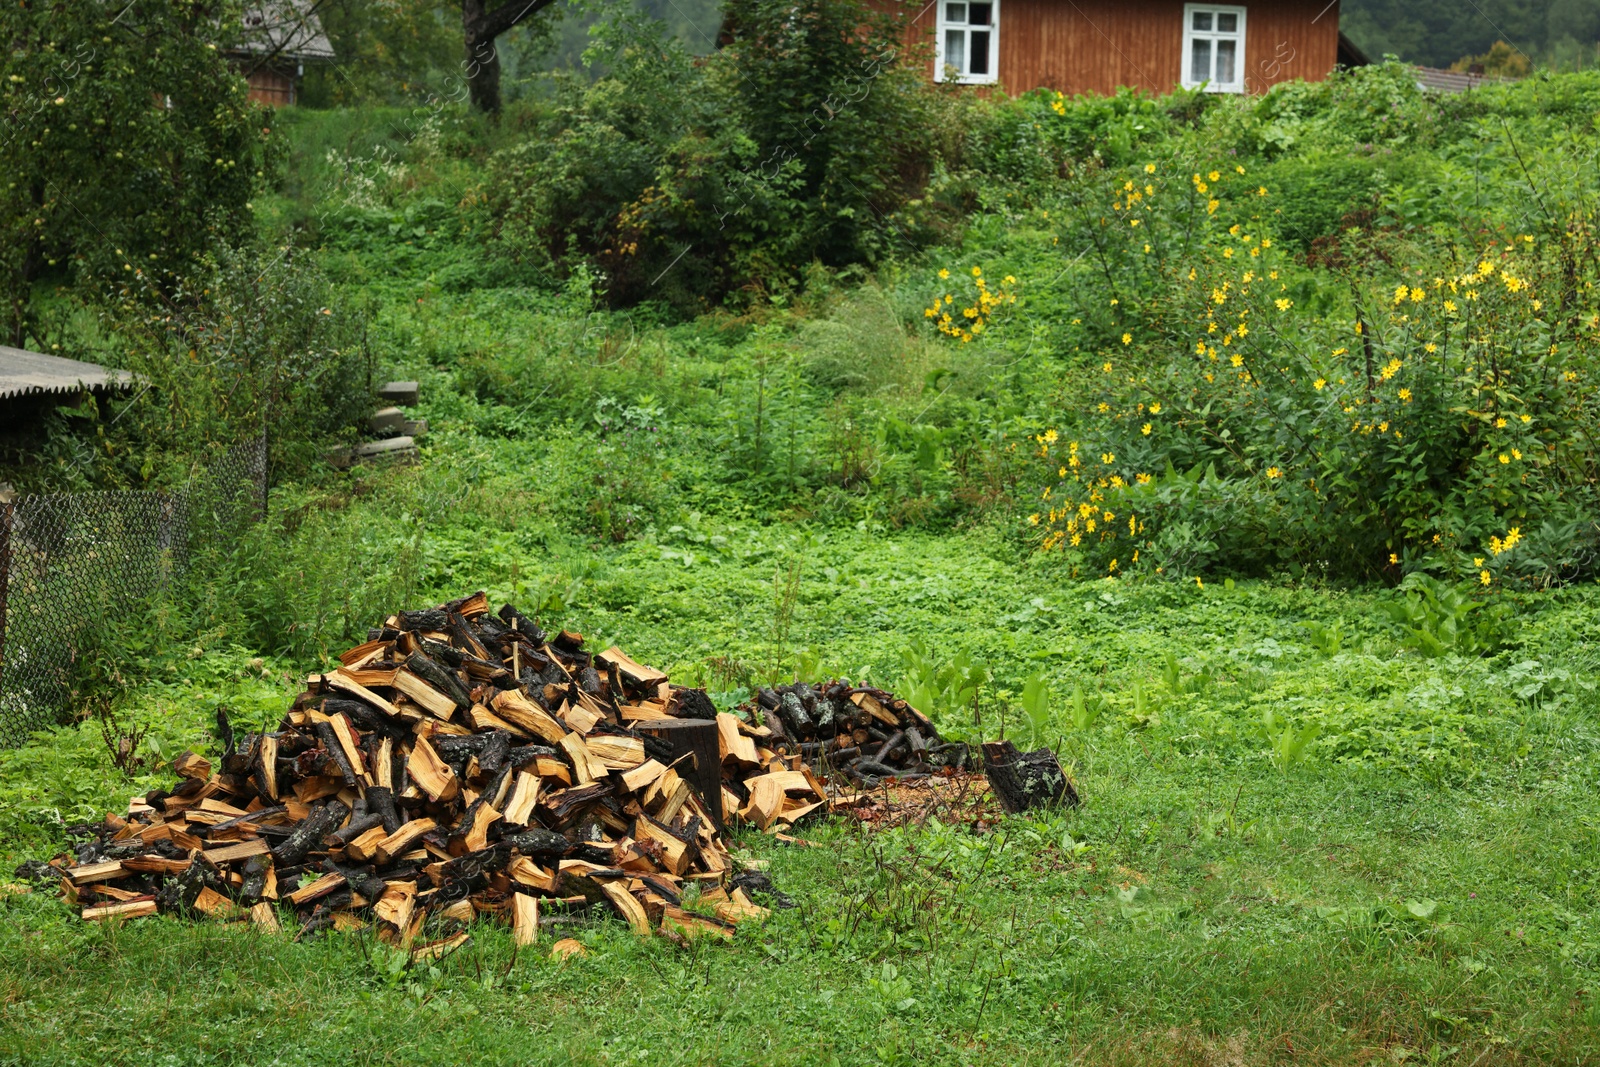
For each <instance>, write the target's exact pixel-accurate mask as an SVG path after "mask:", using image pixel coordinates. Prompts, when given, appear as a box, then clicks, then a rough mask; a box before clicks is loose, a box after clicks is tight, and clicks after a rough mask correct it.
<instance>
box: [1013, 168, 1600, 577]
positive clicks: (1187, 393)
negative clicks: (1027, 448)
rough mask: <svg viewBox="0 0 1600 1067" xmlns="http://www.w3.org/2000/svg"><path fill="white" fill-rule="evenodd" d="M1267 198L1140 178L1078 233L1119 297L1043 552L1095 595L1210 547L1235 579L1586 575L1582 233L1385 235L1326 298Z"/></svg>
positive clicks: (1588, 414) (1599, 325)
mask: <svg viewBox="0 0 1600 1067" xmlns="http://www.w3.org/2000/svg"><path fill="white" fill-rule="evenodd" d="M1230 189H1231V190H1233V191H1232V192H1231V193H1230V191H1229V190H1230ZM1267 193H1268V190H1267V189H1266V187H1264V186H1260V187H1253V181H1252V179H1250V178H1249V177H1248V176H1247V175H1246V174H1245V168H1244V167H1243V166H1238V165H1236V166H1233V167H1227V168H1224V167H1222V166H1217V167H1215V169H1209V170H1208V169H1206V168H1204V167H1202V169H1201V170H1198V171H1195V172H1194V173H1192V174H1191V175H1188V176H1184V175H1183V174H1182V173H1181V172H1179V173H1176V174H1174V173H1173V170H1172V168H1170V167H1167V166H1162V167H1157V166H1156V164H1154V163H1151V164H1148V165H1147V166H1145V167H1142V168H1138V169H1137V170H1135V171H1133V172H1131V173H1128V172H1125V173H1124V174H1123V175H1120V176H1118V177H1117V178H1116V180H1115V181H1114V182H1109V183H1107V185H1106V186H1105V187H1103V191H1102V192H1101V198H1102V201H1103V204H1102V206H1101V207H1100V210H1099V212H1098V213H1097V214H1096V213H1092V212H1088V211H1086V212H1085V217H1084V218H1083V220H1082V224H1083V226H1084V228H1085V230H1086V231H1087V236H1088V238H1089V239H1090V240H1091V241H1092V243H1093V247H1094V249H1095V254H1096V255H1097V256H1098V257H1099V260H1100V266H1101V268H1102V275H1101V276H1102V277H1103V278H1105V279H1109V280H1110V283H1111V286H1110V291H1111V292H1112V293H1114V294H1115V295H1114V296H1113V297H1111V299H1110V300H1109V306H1107V307H1105V309H1104V310H1101V311H1099V312H1097V313H1095V317H1094V318H1093V319H1091V320H1090V321H1088V322H1086V323H1084V324H1083V329H1084V331H1085V334H1086V337H1087V338H1088V339H1089V340H1090V342H1091V343H1092V344H1094V345H1095V346H1097V347H1098V349H1099V351H1100V352H1101V354H1102V356H1103V358H1102V359H1101V362H1100V363H1099V365H1098V366H1096V367H1094V368H1092V369H1089V370H1086V371H1084V372H1081V373H1080V374H1079V375H1078V377H1077V378H1076V379H1075V380H1074V382H1073V386H1072V388H1073V390H1074V392H1075V393H1076V395H1078V396H1083V397H1086V398H1087V399H1089V400H1090V401H1091V403H1089V404H1088V405H1087V406H1086V407H1080V408H1078V409H1077V412H1076V414H1077V418H1075V419H1071V420H1067V421H1065V423H1064V424H1065V425H1066V426H1067V427H1068V429H1069V431H1070V433H1069V434H1067V435H1063V434H1062V433H1060V432H1059V431H1058V430H1056V429H1051V430H1049V431H1047V432H1045V433H1041V434H1039V435H1038V437H1037V438H1036V441H1035V445H1036V448H1037V453H1038V457H1039V459H1040V460H1041V461H1042V463H1043V464H1045V466H1046V470H1047V471H1048V482H1047V484H1046V485H1045V486H1044V487H1043V495H1042V498H1041V499H1042V503H1043V506H1042V507H1041V508H1040V510H1039V511H1038V512H1037V513H1036V514H1035V515H1034V516H1033V518H1032V520H1031V521H1032V522H1033V524H1034V525H1035V527H1036V528H1037V530H1038V537H1039V542H1040V544H1041V545H1042V546H1043V547H1045V548H1048V549H1060V550H1063V551H1065V552H1067V553H1068V554H1069V556H1070V557H1071V558H1073V560H1074V561H1075V563H1076V564H1077V565H1078V566H1079V567H1080V568H1082V569H1084V570H1089V571H1098V572H1100V573H1107V572H1115V571H1117V570H1127V569H1128V568H1129V567H1130V565H1138V564H1140V563H1141V562H1142V563H1143V565H1145V566H1147V567H1160V568H1161V569H1163V570H1165V563H1164V562H1163V560H1164V559H1166V558H1171V559H1174V560H1176V559H1178V558H1180V557H1183V556H1184V554H1185V553H1187V554H1188V555H1187V558H1189V559H1190V560H1191V561H1192V560H1194V559H1197V558H1201V557H1203V556H1205V555H1206V554H1207V552H1206V550H1205V548H1204V546H1206V545H1211V544H1215V545H1216V546H1217V549H1218V552H1219V554H1220V556H1221V557H1222V558H1223V559H1225V560H1227V561H1228V563H1230V564H1231V565H1233V566H1234V567H1237V568H1239V569H1243V570H1257V571H1259V570H1264V569H1267V568H1269V567H1271V566H1272V565H1274V564H1280V563H1281V564H1291V565H1294V566H1297V567H1304V568H1316V569H1320V570H1322V571H1324V572H1325V573H1334V574H1341V575H1350V576H1361V575H1365V576H1386V577H1390V578H1391V579H1395V580H1397V579H1398V578H1399V577H1400V575H1402V574H1403V573H1406V572H1408V571H1411V570H1417V569H1425V570H1431V571H1435V572H1438V573H1440V574H1444V575H1449V576H1455V577H1468V578H1471V579H1473V580H1474V581H1476V582H1478V583H1480V584H1481V585H1485V586H1486V585H1490V584H1493V583H1495V582H1497V581H1500V580H1503V579H1507V578H1517V579H1522V580H1528V581H1535V582H1542V581H1548V580H1551V579H1552V578H1553V577H1555V576H1558V575H1570V574H1572V573H1574V572H1575V571H1576V570H1578V569H1581V567H1582V566H1585V565H1587V561H1588V560H1590V559H1591V558H1592V556H1593V543H1594V528H1593V524H1592V522H1591V523H1588V524H1587V526H1588V529H1587V531H1586V532H1584V531H1579V532H1580V533H1582V536H1577V537H1572V536H1570V535H1571V534H1572V533H1573V532H1574V531H1573V526H1574V524H1575V523H1577V522H1581V520H1579V519H1578V518H1577V517H1578V516H1583V515H1592V514H1593V508H1594V505H1595V503H1596V501H1595V499H1594V489H1593V486H1594V484H1595V478H1596V475H1597V474H1600V471H1597V470H1596V463H1595V458H1594V455H1593V451H1592V449H1591V448H1590V446H1589V445H1588V442H1589V441H1590V440H1592V435H1593V433H1594V432H1595V430H1596V429H1597V427H1596V426H1595V424H1594V416H1593V414H1592V410H1591V407H1590V405H1591V404H1592V399H1593V393H1594V388H1595V386H1594V384H1593V383H1594V375H1595V374H1596V373H1597V372H1600V366H1597V360H1596V356H1597V354H1600V346H1597V342H1600V316H1595V315H1594V314H1593V313H1592V311H1591V309H1590V308H1589V306H1588V304H1587V297H1586V295H1585V294H1587V293H1589V292H1592V288H1593V285H1594V277H1593V274H1594V271H1593V267H1592V265H1593V264H1594V263H1595V262H1596V258H1595V254H1594V253H1595V228H1594V227H1595V221H1594V219H1593V217H1592V216H1584V215H1582V214H1579V213H1574V214H1572V215H1570V216H1569V217H1568V218H1566V219H1564V220H1562V225H1561V227H1560V229H1559V231H1558V232H1557V233H1556V234H1554V235H1547V236H1544V237H1536V236H1535V235H1534V234H1533V233H1526V234H1520V235H1516V236H1514V237H1510V238H1498V239H1488V240H1484V241H1483V243H1482V244H1481V245H1479V246H1477V247H1475V248H1474V247H1470V246H1469V247H1462V246H1461V245H1459V244H1455V243H1453V242H1445V243H1436V242H1431V241H1428V240H1425V239H1423V238H1422V237H1421V236H1420V235H1415V234H1412V235H1406V234H1398V233H1396V234H1386V233H1376V234H1371V235H1367V236H1366V237H1363V238H1360V240H1359V241H1356V244H1358V245H1359V246H1360V247H1359V248H1355V249H1353V252H1352V255H1351V259H1352V260H1353V261H1355V262H1356V263H1358V264H1360V265H1359V266H1352V267H1347V268H1345V269H1344V270H1342V271H1340V272H1338V273H1336V274H1331V275H1330V274H1327V273H1325V272H1320V271H1312V270H1308V269H1307V268H1306V267H1304V266H1303V265H1301V264H1300V263H1298V262H1297V261H1296V260H1295V259H1293V258H1292V257H1291V256H1289V255H1287V254H1286V253H1285V250H1284V248H1283V245H1282V242H1281V241H1280V240H1275V239H1274V237H1275V230H1274V229H1273V227H1274V226H1275V225H1278V224H1279V221H1278V220H1279V216H1276V215H1275V214H1274V213H1272V212H1271V210H1270V207H1269V205H1270V203H1271V199H1270V198H1269V197H1268V195H1267ZM1084 206H1085V207H1086V208H1087V207H1088V205H1087V204H1085V205H1084ZM1352 240H1353V241H1355V240H1356V239H1355V238H1352ZM1100 302H1101V303H1102V304H1106V303H1107V302H1106V301H1105V300H1102V301H1100ZM1118 329H1120V331H1121V332H1120V333H1116V332H1115V331H1117V330H1118ZM1180 472H1188V473H1187V474H1184V473H1180ZM1202 472H1204V476H1203V477H1202ZM1535 529H1539V530H1541V531H1544V532H1545V536H1544V537H1543V538H1542V540H1543V542H1544V543H1543V544H1542V545H1541V548H1540V551H1539V553H1530V552H1529V551H1528V550H1527V548H1526V542H1527V533H1528V532H1531V531H1533V530H1535ZM1559 529H1564V530H1566V531H1567V532H1568V535H1569V539H1568V541H1567V543H1566V545H1565V546H1562V545H1561V544H1560V543H1559V538H1558V537H1556V536H1553V531H1555V530H1559ZM1185 546H1187V547H1185ZM1152 550H1155V552H1156V555H1157V557H1158V558H1157V559H1156V560H1152V559H1151V558H1150V554H1151V552H1152ZM1175 567H1178V569H1182V568H1181V565H1180V564H1176V563H1175Z"/></svg>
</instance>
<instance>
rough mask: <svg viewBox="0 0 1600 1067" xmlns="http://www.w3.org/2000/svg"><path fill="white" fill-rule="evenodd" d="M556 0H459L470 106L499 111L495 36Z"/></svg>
mask: <svg viewBox="0 0 1600 1067" xmlns="http://www.w3.org/2000/svg"><path fill="white" fill-rule="evenodd" d="M554 2H555V0H509V2H507V3H503V4H500V5H499V6H497V7H487V6H485V4H484V2H483V0H461V28H462V30H463V32H464V34H465V37H466V45H467V60H466V73H467V92H468V95H469V96H470V97H471V99H472V106H473V107H475V108H477V109H478V110H479V111H485V112H488V113H490V114H495V113H497V112H499V110H500V54H499V53H498V52H497V51H496V50H495V46H494V42H495V38H497V37H499V36H500V35H501V34H503V33H505V32H506V31H507V30H509V29H511V28H512V27H514V26H516V25H518V24H519V23H522V22H525V21H527V20H528V19H530V18H532V17H533V16H534V15H537V14H538V13H539V12H541V11H543V10H544V9H545V8H547V7H549V6H550V5H551V4H552V3H554Z"/></svg>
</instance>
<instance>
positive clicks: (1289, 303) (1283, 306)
mask: <svg viewBox="0 0 1600 1067" xmlns="http://www.w3.org/2000/svg"><path fill="white" fill-rule="evenodd" d="M1273 303H1274V304H1276V305H1278V310H1279V311H1288V310H1289V309H1290V308H1292V307H1294V301H1293V300H1288V299H1278V300H1274V301H1273Z"/></svg>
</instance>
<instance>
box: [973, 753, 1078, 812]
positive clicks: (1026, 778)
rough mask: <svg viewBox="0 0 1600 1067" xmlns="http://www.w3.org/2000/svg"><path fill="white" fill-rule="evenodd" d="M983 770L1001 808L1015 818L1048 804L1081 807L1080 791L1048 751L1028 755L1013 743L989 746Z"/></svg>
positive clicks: (984, 755)
mask: <svg viewBox="0 0 1600 1067" xmlns="http://www.w3.org/2000/svg"><path fill="white" fill-rule="evenodd" d="M983 770H984V774H985V775H987V776H988V779H989V786H990V788H991V789H993V790H994V794H995V796H996V798H998V799H999V801H1000V806H1001V807H1003V808H1005V809H1006V811H1008V812H1011V813H1013V814H1015V813H1017V812H1020V811H1027V810H1029V809H1030V808H1036V807H1041V806H1044V805H1048V804H1057V803H1060V804H1065V805H1067V806H1068V807H1076V806H1077V804H1078V793H1077V791H1076V790H1075V789H1073V788H1072V783H1071V782H1069V781H1067V775H1066V772H1065V771H1063V770H1062V769H1061V764H1060V762H1059V761H1058V760H1057V759H1056V756H1055V753H1054V752H1051V751H1050V750H1049V749H1048V748H1039V749H1035V750H1034V751H1032V752H1029V753H1026V754H1024V753H1022V752H1018V751H1017V746H1016V745H1014V744H1012V743H1011V742H1010V741H991V742H986V743H985V744H984V746H983Z"/></svg>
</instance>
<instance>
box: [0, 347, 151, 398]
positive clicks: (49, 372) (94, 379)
mask: <svg viewBox="0 0 1600 1067" xmlns="http://www.w3.org/2000/svg"><path fill="white" fill-rule="evenodd" d="M132 381H133V375H132V374H130V373H128V372H127V371H125V370H107V369H106V368H105V367H102V366H99V365H98V364H95V363H80V362H78V361H77V360H75V359H62V358H61V357H60V356H47V355H45V354H44V353H42V352H28V351H24V350H23V349H20V348H7V347H5V346H4V345H0V399H7V398H10V397H14V396H28V395H30V394H34V393H76V392H77V391H78V390H79V389H85V388H87V389H120V388H124V387H126V386H127V385H129V384H130V383H132Z"/></svg>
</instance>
